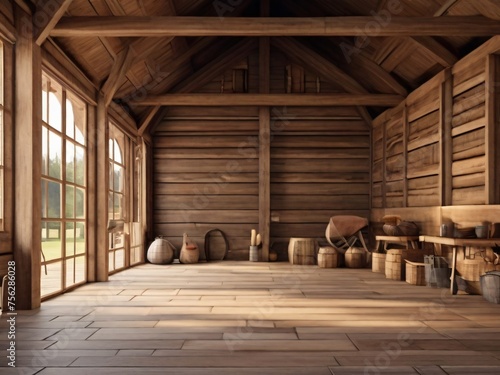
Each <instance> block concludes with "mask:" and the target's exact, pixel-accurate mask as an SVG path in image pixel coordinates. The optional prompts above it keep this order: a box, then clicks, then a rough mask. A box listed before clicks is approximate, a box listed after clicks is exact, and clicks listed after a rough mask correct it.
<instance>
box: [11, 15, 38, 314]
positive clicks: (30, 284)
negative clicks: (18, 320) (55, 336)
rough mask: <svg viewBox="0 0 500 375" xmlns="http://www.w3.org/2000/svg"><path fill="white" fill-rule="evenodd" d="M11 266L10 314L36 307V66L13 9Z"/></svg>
mask: <svg viewBox="0 0 500 375" xmlns="http://www.w3.org/2000/svg"><path fill="white" fill-rule="evenodd" d="M14 18H15V23H16V31H17V42H16V47H15V60H16V61H15V67H16V69H15V79H16V85H15V89H14V97H15V107H14V115H15V116H14V118H15V126H14V160H15V164H14V170H15V171H16V173H15V177H14V182H15V183H14V186H15V189H14V191H15V192H14V194H15V197H14V202H15V203H14V204H15V215H14V260H15V262H16V308H17V309H18V310H28V309H35V308H38V307H40V303H41V298H40V296H41V289H40V277H41V274H40V270H41V246H42V239H41V196H40V191H41V178H42V174H41V170H42V161H41V160H42V157H41V156H42V142H41V141H40V140H41V139H42V119H41V115H42V75H41V73H42V65H41V51H40V47H39V46H37V45H36V44H35V42H34V40H33V23H32V18H31V16H30V15H28V14H26V13H25V12H24V11H23V10H22V9H21V8H19V7H18V6H17V5H15V17H14Z"/></svg>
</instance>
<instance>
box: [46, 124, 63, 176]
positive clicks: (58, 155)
mask: <svg viewBox="0 0 500 375" xmlns="http://www.w3.org/2000/svg"><path fill="white" fill-rule="evenodd" d="M61 163H62V140H61V137H60V136H58V135H57V134H55V133H54V132H49V176H50V177H54V178H58V179H61V167H62V165H61Z"/></svg>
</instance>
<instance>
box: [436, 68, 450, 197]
mask: <svg viewBox="0 0 500 375" xmlns="http://www.w3.org/2000/svg"><path fill="white" fill-rule="evenodd" d="M439 97H440V106H439V108H440V109H439V110H440V119H439V121H440V124H439V132H440V134H439V139H440V143H439V147H440V155H441V158H440V160H441V166H440V174H441V175H440V178H439V184H440V189H439V193H440V195H441V196H440V202H441V206H450V205H451V204H452V193H453V177H452V173H451V169H452V165H453V139H452V136H451V130H452V120H453V74H452V73H451V69H447V70H446V71H445V75H444V81H443V82H442V83H441V86H440V93H439Z"/></svg>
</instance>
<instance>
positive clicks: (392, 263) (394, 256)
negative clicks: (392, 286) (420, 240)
mask: <svg viewBox="0 0 500 375" xmlns="http://www.w3.org/2000/svg"><path fill="white" fill-rule="evenodd" d="M407 255H408V252H407V251H406V250H404V249H391V250H388V251H387V255H386V258H385V277H386V278H387V279H391V280H399V281H401V280H405V271H406V267H405V266H404V264H403V263H404V260H405V259H406V257H407Z"/></svg>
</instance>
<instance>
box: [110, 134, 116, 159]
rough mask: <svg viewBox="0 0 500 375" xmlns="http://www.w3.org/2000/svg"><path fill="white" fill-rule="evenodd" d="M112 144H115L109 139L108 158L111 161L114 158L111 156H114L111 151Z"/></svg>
mask: <svg viewBox="0 0 500 375" xmlns="http://www.w3.org/2000/svg"><path fill="white" fill-rule="evenodd" d="M114 144H115V143H114V142H113V140H112V139H110V140H109V158H110V159H111V160H114V157H113V155H114V150H113V146H114Z"/></svg>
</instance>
